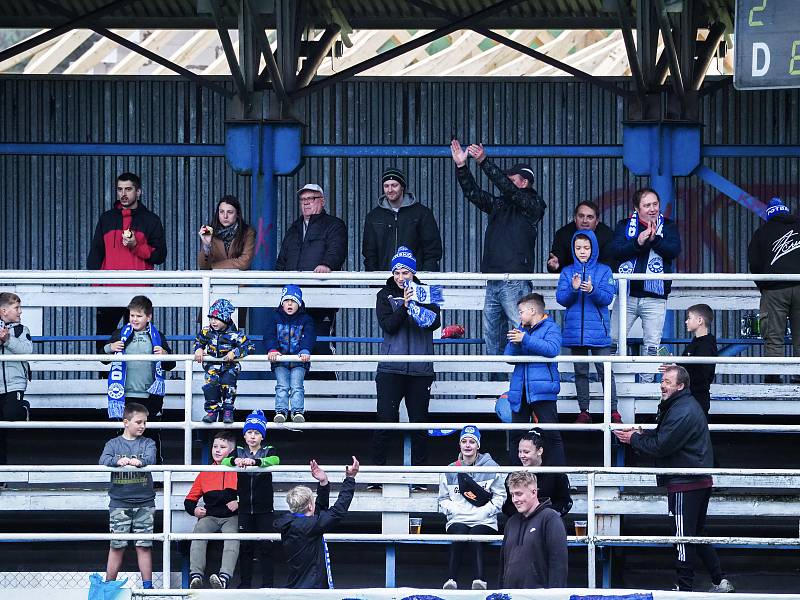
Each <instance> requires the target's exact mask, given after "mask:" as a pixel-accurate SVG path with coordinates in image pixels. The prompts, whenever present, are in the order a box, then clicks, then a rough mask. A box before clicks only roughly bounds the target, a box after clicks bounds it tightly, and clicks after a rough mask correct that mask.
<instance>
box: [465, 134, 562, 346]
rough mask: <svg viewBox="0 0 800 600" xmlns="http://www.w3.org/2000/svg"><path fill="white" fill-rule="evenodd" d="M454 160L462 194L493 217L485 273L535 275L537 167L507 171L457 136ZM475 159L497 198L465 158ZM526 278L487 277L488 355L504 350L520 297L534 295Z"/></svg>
mask: <svg viewBox="0 0 800 600" xmlns="http://www.w3.org/2000/svg"><path fill="white" fill-rule="evenodd" d="M450 153H451V154H452V156H453V162H455V163H456V177H457V178H458V184H459V185H460V186H461V191H463V192H464V196H465V197H466V198H467V200H469V201H470V202H471V203H472V204H474V205H475V206H477V207H478V209H479V210H480V211H482V212H485V213H486V214H487V215H489V224H488V225H487V226H486V232H485V234H484V239H483V258H482V260H481V272H482V273H533V271H534V263H535V261H534V250H535V247H536V235H537V231H538V227H539V222H540V221H541V220H542V216H544V211H545V209H546V208H547V205H546V204H545V203H544V200H542V197H541V196H540V195H539V192H537V191H536V190H535V189H534V188H533V170H531V168H530V167H528V166H526V165H524V164H517V165H514V166H513V167H512V168H511V169H509V170H508V171H506V172H503V171H501V170H500V168H499V167H498V166H497V165H496V164H495V163H494V162H493V161H492V159H490V158H488V157H487V156H486V150H485V149H484V147H483V144H473V145H471V146H469V147H468V148H467V149H466V150H463V149H462V148H461V144H460V143H459V141H458V140H455V139H454V140H453V141H452V142H451V144H450ZM470 156H471V157H472V158H474V159H475V160H476V161H477V162H478V165H479V166H480V168H481V170H482V171H483V173H484V174H485V175H486V176H487V177H488V178H489V179H490V180H491V182H492V183H493V184H494V186H495V187H496V188H497V189H498V190H500V195H499V196H493V195H492V194H490V193H488V192H484V191H483V190H481V189H480V188H479V187H478V185H477V183H476V182H475V178H474V177H473V176H472V173H470V170H469V168H468V167H467V158H468V157H470ZM531 290H532V287H531V282H530V281H527V280H513V281H487V282H486V296H485V299H484V303H483V339H484V341H485V342H486V354H489V355H498V354H502V353H503V349H504V348H505V344H506V334H507V333H508V331H509V330H510V329H512V328H513V327H514V326H515V324H516V323H517V322H518V320H519V319H518V317H519V315H518V314H517V310H518V309H517V300H519V299H520V298H522V297H523V296H525V295H526V294H530V293H531Z"/></svg>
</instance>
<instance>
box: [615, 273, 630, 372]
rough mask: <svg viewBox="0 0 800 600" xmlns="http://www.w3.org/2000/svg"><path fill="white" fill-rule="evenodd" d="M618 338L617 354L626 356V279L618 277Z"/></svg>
mask: <svg viewBox="0 0 800 600" xmlns="http://www.w3.org/2000/svg"><path fill="white" fill-rule="evenodd" d="M617 283H618V284H619V315H618V316H617V323H619V334H618V337H619V339H618V340H617V354H619V355H620V356H628V280H627V279H619V280H617Z"/></svg>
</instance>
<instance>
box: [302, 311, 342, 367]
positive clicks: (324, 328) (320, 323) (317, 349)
mask: <svg viewBox="0 0 800 600" xmlns="http://www.w3.org/2000/svg"><path fill="white" fill-rule="evenodd" d="M306 312H307V313H308V314H309V315H310V316H311V318H312V319H314V331H315V332H316V333H317V339H319V338H321V337H329V336H331V335H335V334H336V312H337V309H335V308H307V309H306ZM335 349H336V348H335V346H334V345H333V343H332V342H320V341H317V343H316V344H314V348H313V349H312V350H311V354H322V355H325V356H330V355H332V354H334V352H335ZM306 379H308V380H317V381H323V380H324V381H332V380H335V379H336V373H335V372H333V371H315V370H313V369H312V370H311V371H309V372H308V373H306Z"/></svg>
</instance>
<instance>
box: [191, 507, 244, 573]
mask: <svg viewBox="0 0 800 600" xmlns="http://www.w3.org/2000/svg"><path fill="white" fill-rule="evenodd" d="M238 522H239V519H238V517H236V515H234V516H232V517H212V516H211V515H208V516H205V517H203V518H202V519H197V523H196V524H195V526H194V532H195V533H238V532H239V523H238ZM207 549H208V540H192V544H191V546H190V547H189V573H191V574H192V575H200V576H201V577H203V576H204V575H205V572H206V550H207ZM238 558H239V540H225V541H223V543H222V564H221V565H220V568H219V572H220V573H225V574H226V575H233V572H234V570H236V561H237V560H238Z"/></svg>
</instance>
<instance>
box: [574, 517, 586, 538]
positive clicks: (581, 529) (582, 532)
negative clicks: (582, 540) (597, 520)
mask: <svg viewBox="0 0 800 600" xmlns="http://www.w3.org/2000/svg"><path fill="white" fill-rule="evenodd" d="M586 530H587V527H586V521H575V535H577V536H578V537H586Z"/></svg>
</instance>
